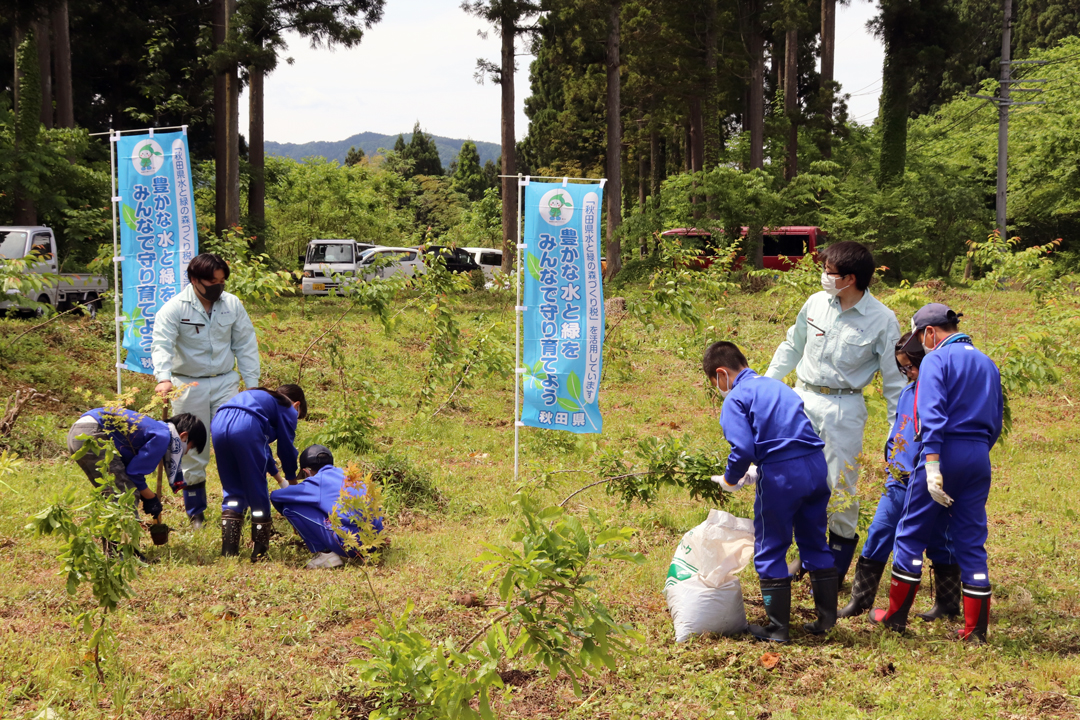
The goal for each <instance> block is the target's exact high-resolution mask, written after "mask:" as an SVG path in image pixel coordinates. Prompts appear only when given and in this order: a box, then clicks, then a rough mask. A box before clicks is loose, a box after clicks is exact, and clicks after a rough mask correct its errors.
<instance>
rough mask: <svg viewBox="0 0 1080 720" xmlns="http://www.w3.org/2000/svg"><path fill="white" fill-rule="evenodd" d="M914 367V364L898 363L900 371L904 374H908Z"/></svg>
mask: <svg viewBox="0 0 1080 720" xmlns="http://www.w3.org/2000/svg"><path fill="white" fill-rule="evenodd" d="M914 369H915V366H914V365H900V372H902V373H904V374H905V375H910V374H911V371H912V370H914Z"/></svg>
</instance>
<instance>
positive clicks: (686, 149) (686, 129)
mask: <svg viewBox="0 0 1080 720" xmlns="http://www.w3.org/2000/svg"><path fill="white" fill-rule="evenodd" d="M690 134H691V130H690V120H689V118H687V120H686V122H684V123H683V143H682V165H683V170H685V171H686V172H693V171H694V161H693V160H691V156H692V155H693V152H692V151H691V148H692V147H693V146H694V143H693V142H692V141H691V137H690Z"/></svg>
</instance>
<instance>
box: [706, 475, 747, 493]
mask: <svg viewBox="0 0 1080 720" xmlns="http://www.w3.org/2000/svg"><path fill="white" fill-rule="evenodd" d="M709 479H710V480H712V481H713V482H714V483H716V484H717V485H719V486H720V487H721V488H723V490H724V492H735V491H736V490H738V489H739V488H741V487H742V481H741V480H740V481H739V482H738V483H736V484H735V485H728V483H727V480H725V479H724V476H723V475H713V476H712V477H711V478H709Z"/></svg>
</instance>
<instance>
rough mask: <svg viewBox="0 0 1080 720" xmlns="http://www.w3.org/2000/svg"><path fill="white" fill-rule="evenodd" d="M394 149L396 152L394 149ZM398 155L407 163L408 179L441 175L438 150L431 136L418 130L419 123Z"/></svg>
mask: <svg viewBox="0 0 1080 720" xmlns="http://www.w3.org/2000/svg"><path fill="white" fill-rule="evenodd" d="M474 147H475V146H474ZM394 149H395V150H397V148H396V147H395V148H394ZM400 154H401V157H402V159H404V160H405V161H407V162H408V163H409V173H408V177H412V176H414V175H429V176H430V175H442V174H443V167H442V160H440V159H439V148H438V147H436V146H435V141H434V140H433V139H432V137H431V134H430V133H426V132H424V131H423V130H421V129H420V122H419V121H417V123H416V125H414V126H413V134H412V140H410V141H409V144H408V145H406V146H405V147H404V148H402V149H401V151H400ZM478 159H479V158H478Z"/></svg>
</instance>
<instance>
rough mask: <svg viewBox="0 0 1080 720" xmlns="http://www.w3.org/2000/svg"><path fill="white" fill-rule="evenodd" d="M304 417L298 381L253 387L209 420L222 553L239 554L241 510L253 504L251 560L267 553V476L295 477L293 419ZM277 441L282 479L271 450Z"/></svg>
mask: <svg viewBox="0 0 1080 720" xmlns="http://www.w3.org/2000/svg"><path fill="white" fill-rule="evenodd" d="M306 415H307V399H306V398H305V397H304V391H303V390H302V389H301V388H300V386H299V385H282V386H281V387H279V388H278V389H277V390H270V389H268V388H256V389H254V390H247V391H245V392H242V393H240V394H239V395H236V396H235V397H233V399H232V400H229V401H228V402H227V403H225V404H224V405H222V406H221V407H220V408H219V409H218V411H217V413H216V414H215V415H214V419H213V420H211V422H210V436H211V440H213V443H214V450H215V452H214V454H215V456H216V457H217V468H218V475H219V476H220V477H221V489H222V491H223V495H224V497H223V499H222V502H221V554H222V555H225V556H233V555H238V554H239V553H240V531H241V529H242V528H243V525H244V511H245V510H247V509H248V508H251V540H252V543H253V544H254V549H253V550H252V552H251V561H252V562H255V561H257V560H260V559H262V558H264V557H266V553H267V551H268V550H269V548H270V530H271V526H270V493H269V491H268V490H267V488H266V476H267V475H273V476H274V477H275V478H276V479H277V481H278V484H280V485H284V484H285V483H286V481H287V482H289V483H291V482H292V481H293V480H295V479H296V454H297V453H296V448H295V447H294V446H293V438H294V437H295V436H296V422H297V420H298V419H299V418H302V417H304V416H306ZM275 442H276V443H277V454H278V458H279V459H280V460H281V471H283V472H284V473H285V478H284V479H282V477H281V472H279V471H278V467H277V464H276V463H275V462H274V458H273V456H272V455H271V453H270V444H271V443H275Z"/></svg>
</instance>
